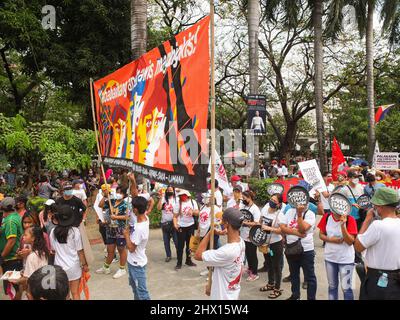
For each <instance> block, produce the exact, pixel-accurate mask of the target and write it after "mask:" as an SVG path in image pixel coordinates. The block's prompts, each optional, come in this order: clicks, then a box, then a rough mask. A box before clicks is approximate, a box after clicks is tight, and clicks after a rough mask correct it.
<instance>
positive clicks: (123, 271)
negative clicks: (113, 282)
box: [113, 268, 126, 279]
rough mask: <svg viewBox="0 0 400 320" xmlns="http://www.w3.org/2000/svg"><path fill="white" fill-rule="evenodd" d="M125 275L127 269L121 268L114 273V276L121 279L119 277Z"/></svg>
mask: <svg viewBox="0 0 400 320" xmlns="http://www.w3.org/2000/svg"><path fill="white" fill-rule="evenodd" d="M124 275H126V270H125V269H121V268H119V269H118V271H117V272H116V273H115V274H114V275H113V278H114V279H119V278H121V277H123V276H124Z"/></svg>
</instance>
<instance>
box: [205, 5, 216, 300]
mask: <svg viewBox="0 0 400 320" xmlns="http://www.w3.org/2000/svg"><path fill="white" fill-rule="evenodd" d="M214 11H215V6H214V0H210V31H211V41H210V42H211V43H210V46H211V54H210V62H211V79H210V84H211V199H210V202H211V217H210V219H211V223H210V225H211V230H210V249H211V250H213V249H214V221H215V220H214V216H215V212H214V211H215V210H214V208H215V21H214V17H215V15H214ZM212 272H213V270H212V268H210V270H209V272H208V282H207V287H206V294H208V295H210V293H211V284H212Z"/></svg>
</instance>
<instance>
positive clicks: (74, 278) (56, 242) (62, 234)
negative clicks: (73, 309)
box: [50, 205, 89, 300]
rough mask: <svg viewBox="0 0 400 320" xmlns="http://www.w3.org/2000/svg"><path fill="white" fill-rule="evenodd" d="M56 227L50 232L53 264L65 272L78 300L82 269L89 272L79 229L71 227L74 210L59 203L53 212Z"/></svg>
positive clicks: (72, 292) (72, 293)
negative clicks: (55, 211)
mask: <svg viewBox="0 0 400 320" xmlns="http://www.w3.org/2000/svg"><path fill="white" fill-rule="evenodd" d="M54 222H55V224H56V227H55V228H54V229H53V230H52V231H51V233H50V243H51V246H52V248H53V249H54V251H55V252H56V256H55V260H54V264H55V265H57V266H60V267H62V268H63V269H64V271H65V272H66V273H67V276H68V280H69V288H70V291H71V295H72V299H73V300H80V295H79V282H80V279H81V276H82V271H84V272H89V268H88V265H87V262H86V257H85V253H84V252H83V245H82V239H81V234H80V232H79V229H78V228H76V227H73V226H72V225H73V223H74V212H73V211H72V209H71V208H70V207H69V206H68V205H61V206H59V207H58V208H57V213H56V214H55V221H54Z"/></svg>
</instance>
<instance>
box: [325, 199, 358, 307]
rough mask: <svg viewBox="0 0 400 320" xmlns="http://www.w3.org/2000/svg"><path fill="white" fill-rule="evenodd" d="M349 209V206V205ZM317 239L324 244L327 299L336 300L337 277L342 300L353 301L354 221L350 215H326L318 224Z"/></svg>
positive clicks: (355, 225) (355, 226) (355, 229)
mask: <svg viewBox="0 0 400 320" xmlns="http://www.w3.org/2000/svg"><path fill="white" fill-rule="evenodd" d="M349 207H350V205H349ZM318 228H319V229H320V232H319V237H320V239H321V240H322V241H324V242H325V248H324V255H325V267H326V274H327V277H328V284H329V288H328V298H329V300H338V286H339V277H340V283H341V286H342V290H343V296H344V300H354V296H353V290H352V279H353V276H352V275H353V270H354V259H355V253H354V247H353V243H354V239H355V237H356V236H357V224H356V220H355V219H354V218H353V217H352V216H350V215H346V214H343V215H339V214H337V213H334V212H331V213H326V214H325V215H324V216H323V217H322V219H321V221H320V223H319V224H318Z"/></svg>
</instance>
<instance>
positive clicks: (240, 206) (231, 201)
mask: <svg viewBox="0 0 400 320" xmlns="http://www.w3.org/2000/svg"><path fill="white" fill-rule="evenodd" d="M226 208H227V209H228V208H235V209H239V210H240V209H243V208H244V205H243V203H242V201H240V200H239V204H238V203H237V202H236V200H235V199H234V198H232V199H229V200H228V202H227V203H226Z"/></svg>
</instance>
